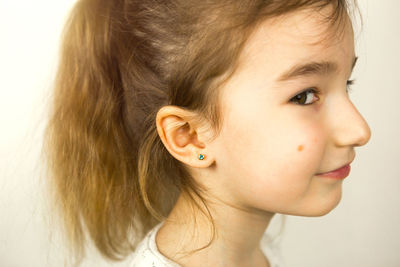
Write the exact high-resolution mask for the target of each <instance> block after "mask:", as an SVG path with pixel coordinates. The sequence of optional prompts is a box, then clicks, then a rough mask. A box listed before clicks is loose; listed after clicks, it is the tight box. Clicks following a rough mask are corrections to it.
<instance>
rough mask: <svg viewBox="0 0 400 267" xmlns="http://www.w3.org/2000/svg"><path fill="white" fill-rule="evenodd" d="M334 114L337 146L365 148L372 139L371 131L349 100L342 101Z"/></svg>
mask: <svg viewBox="0 0 400 267" xmlns="http://www.w3.org/2000/svg"><path fill="white" fill-rule="evenodd" d="M341 101H343V102H342V103H340V106H339V107H340V109H339V110H337V109H336V111H338V112H335V113H336V114H334V116H333V117H334V122H335V123H334V125H335V126H334V127H335V129H333V133H334V140H335V142H336V145H337V146H363V145H365V144H367V143H368V141H369V140H370V138H371V129H370V127H369V125H368V123H367V122H366V121H365V119H364V118H363V116H362V115H361V114H360V113H359V111H358V110H357V108H356V107H355V106H354V104H353V103H352V102H351V101H350V99H349V98H346V99H343V100H341Z"/></svg>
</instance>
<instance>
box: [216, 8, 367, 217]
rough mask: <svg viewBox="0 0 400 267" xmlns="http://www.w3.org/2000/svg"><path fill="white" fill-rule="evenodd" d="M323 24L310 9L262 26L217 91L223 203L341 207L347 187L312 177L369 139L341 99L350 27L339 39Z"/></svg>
mask: <svg viewBox="0 0 400 267" xmlns="http://www.w3.org/2000/svg"><path fill="white" fill-rule="evenodd" d="M327 11H329V10H327ZM322 14H323V13H322ZM322 19H323V17H322V15H321V13H318V12H310V11H309V10H308V11H305V12H301V11H298V12H295V13H292V14H290V15H287V16H286V17H284V18H282V19H279V20H278V19H276V20H274V21H273V22H272V21H267V22H265V23H264V24H261V25H260V27H259V28H257V31H256V32H255V33H254V34H253V35H252V37H251V38H250V39H249V41H248V43H247V44H246V47H245V49H244V51H243V54H242V58H241V62H242V65H241V68H240V69H239V70H238V71H237V72H236V73H235V75H234V76H233V77H232V79H231V80H230V81H229V82H228V83H227V84H226V85H225V86H224V87H223V88H222V107H223V116H224V123H223V128H222V132H221V135H220V136H219V137H218V138H217V139H216V140H215V141H214V143H213V144H212V145H211V146H210V147H209V148H210V149H211V150H212V153H213V154H214V155H215V157H216V169H215V171H216V176H217V177H218V178H219V179H215V178H213V179H215V180H216V181H214V182H216V183H218V185H219V186H217V187H214V188H217V190H219V196H222V198H223V199H224V200H228V201H229V202H230V203H233V204H237V205H239V206H241V207H244V208H250V209H256V210H258V209H260V210H266V211H271V212H277V213H283V214H291V215H302V216H321V215H324V214H326V213H328V212H330V211H331V210H332V209H333V208H334V207H335V206H336V205H337V204H338V203H339V201H340V199H341V194H342V182H343V180H336V179H330V178H322V177H321V176H318V175H317V174H318V173H324V172H329V171H332V170H335V169H338V168H339V167H342V166H343V165H345V164H347V163H350V162H351V161H352V160H353V159H354V157H355V151H354V147H355V146H362V145H365V144H366V143H367V142H368V140H369V139H370V135H371V132H370V129H369V126H368V124H367V123H366V121H365V120H364V118H363V117H362V116H361V114H360V113H359V112H358V110H357V109H356V107H355V106H354V105H353V103H352V101H351V100H350V98H349V95H348V93H347V92H346V89H347V84H346V83H347V81H348V80H349V79H350V76H351V73H352V68H353V65H354V64H355V59H356V57H355V53H354V39H353V30H352V26H351V23H350V21H347V22H346V25H345V27H344V28H343V31H340V30H339V31H337V32H336V31H335V30H334V29H333V28H330V27H329V25H328V24H327V23H323V22H322ZM340 33H342V35H340ZM310 88H314V89H316V90H318V91H320V93H314V92H313V91H309V92H305V93H303V92H304V91H306V90H307V89H310ZM296 96H297V97H296ZM306 104H309V105H306ZM214 177H215V176H214ZM350 179H351V178H350Z"/></svg>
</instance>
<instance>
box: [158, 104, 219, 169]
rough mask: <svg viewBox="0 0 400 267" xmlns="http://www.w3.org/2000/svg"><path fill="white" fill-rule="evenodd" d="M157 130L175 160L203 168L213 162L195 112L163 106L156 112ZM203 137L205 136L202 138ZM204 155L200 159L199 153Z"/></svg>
mask: <svg viewBox="0 0 400 267" xmlns="http://www.w3.org/2000/svg"><path fill="white" fill-rule="evenodd" d="M156 124H157V132H158V135H159V136H160V138H161V141H162V142H163V144H164V146H165V147H166V149H167V150H168V151H169V153H171V155H172V156H173V157H175V158H176V159H177V160H179V161H181V162H183V163H186V164H187V165H189V166H192V167H197V168H204V167H208V166H210V165H211V164H212V163H213V162H214V158H213V156H212V155H211V154H210V151H207V145H206V143H204V141H203V138H202V136H200V135H199V132H200V131H199V129H200V125H197V124H196V120H195V114H194V113H193V112H190V111H187V110H184V109H182V108H179V107H177V106H172V105H169V106H164V107H162V108H161V109H160V110H159V111H158V112H157V117H156ZM204 139H205V138H204ZM200 154H202V155H204V159H203V160H200V159H199V155H200Z"/></svg>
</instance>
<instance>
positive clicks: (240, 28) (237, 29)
mask: <svg viewBox="0 0 400 267" xmlns="http://www.w3.org/2000/svg"><path fill="white" fill-rule="evenodd" d="M330 4H332V5H333V6H334V8H333V12H332V15H331V16H329V17H328V18H327V21H329V22H331V23H332V25H335V24H336V22H338V21H339V22H340V21H342V20H343V19H342V18H343V17H344V15H345V14H347V12H348V3H347V2H346V0H290V1H281V0H243V1H237V0H204V1H195V0H165V1H160V0H152V1H139V0H125V1H123V0H111V1H110V0H108V1H106V0H78V1H77V2H76V4H75V6H74V7H73V9H72V11H71V12H70V14H69V17H68V20H67V22H66V24H65V28H64V30H63V36H62V41H63V42H62V47H61V52H60V61H59V66H58V71H57V76H56V80H55V84H54V95H53V99H52V102H51V103H52V108H51V114H50V119H49V122H48V125H47V128H46V135H45V147H44V151H45V154H46V158H47V160H48V170H49V175H48V178H49V180H50V183H49V184H50V185H51V186H52V187H51V192H52V193H53V194H54V200H55V207H56V208H57V210H58V211H60V214H61V215H62V219H63V222H64V225H65V230H66V233H67V237H68V240H69V241H70V243H69V244H70V246H71V247H72V248H73V250H74V251H75V255H76V256H77V257H78V258H81V257H83V256H84V244H85V242H86V241H85V232H87V233H88V235H89V237H90V239H91V240H92V241H93V242H94V244H95V246H96V247H97V248H98V250H99V251H100V252H101V253H102V254H103V255H104V256H106V257H108V258H110V259H114V260H118V259H122V258H124V257H125V256H126V255H127V254H129V253H130V252H132V251H133V250H134V249H135V248H136V245H137V243H138V242H139V241H140V240H141V239H142V238H143V237H144V235H145V233H147V232H148V231H149V230H150V229H151V228H152V227H154V226H155V224H157V223H158V222H160V221H161V220H163V219H165V218H166V217H167V216H168V214H169V212H170V210H171V209H172V207H173V206H174V204H175V201H176V200H177V197H178V196H179V194H180V193H181V192H186V193H187V194H188V195H189V196H192V194H194V195H193V196H197V197H199V198H200V199H202V190H204V189H203V188H201V187H200V186H199V185H198V184H196V182H195V180H194V179H193V178H192V176H191V175H190V173H189V172H188V170H187V169H186V168H185V166H184V164H182V163H181V162H180V161H178V160H176V159H175V158H174V157H173V156H171V154H169V153H168V151H167V150H166V148H165V147H164V145H163V143H162V142H161V140H160V138H159V136H158V134H157V130H156V124H155V117H156V114H157V111H158V110H159V109H160V108H161V107H162V106H165V105H176V106H179V107H182V108H184V109H187V110H190V111H194V112H196V114H199V115H200V116H199V117H198V119H199V120H206V121H208V122H210V125H212V128H213V129H212V130H214V133H215V135H214V136H217V134H218V132H219V129H220V126H221V123H222V117H221V114H220V109H219V105H218V103H219V90H217V88H218V87H219V86H220V85H221V84H222V83H223V82H225V81H227V80H228V79H229V77H230V76H231V75H232V74H233V73H234V71H235V69H236V68H237V65H238V57H239V54H240V51H241V49H242V48H243V46H244V44H245V42H246V40H247V39H248V38H249V36H250V34H251V33H252V31H253V30H254V28H255V26H256V25H257V24H258V23H260V22H262V21H264V20H265V19H268V18H272V17H276V16H280V15H283V14H287V13H288V12H292V11H296V10H299V9H303V8H313V9H315V10H318V9H320V8H323V7H324V6H327V5H330ZM192 199H193V198H192ZM203 203H204V204H205V202H204V201H203ZM200 210H202V209H201V208H200ZM210 220H211V218H210ZM210 242H212V240H211V241H210Z"/></svg>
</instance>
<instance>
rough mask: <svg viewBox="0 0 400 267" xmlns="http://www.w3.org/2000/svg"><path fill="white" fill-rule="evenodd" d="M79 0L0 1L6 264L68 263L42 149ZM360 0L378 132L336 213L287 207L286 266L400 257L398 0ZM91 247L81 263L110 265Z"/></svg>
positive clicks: (360, 153) (391, 264) (365, 72)
mask: <svg viewBox="0 0 400 267" xmlns="http://www.w3.org/2000/svg"><path fill="white" fill-rule="evenodd" d="M73 3H74V1H67V0H58V1H50V0H38V1H27V0H25V1H6V0H1V1H0V33H1V37H0V38H1V42H0V59H1V60H0V78H1V91H0V92H1V93H0V103H1V104H0V110H1V112H0V122H1V131H0V137H1V138H0V148H1V149H0V266H2V267H3V266H4V267H13V266H21V267H22V266H33V267H34V266H37V267H39V266H40V267H43V266H63V265H64V262H65V261H64V256H65V255H66V254H65V251H64V246H63V244H62V243H61V239H60V236H59V234H58V233H57V232H55V231H50V229H49V221H50V218H51V217H50V216H49V214H48V210H47V203H48V199H47V198H46V195H45V194H44V192H43V183H42V179H43V177H42V176H41V175H42V173H41V169H42V167H41V164H42V162H41V160H40V149H41V143H42V141H41V136H42V133H43V129H44V125H45V118H46V108H47V106H46V105H47V103H46V100H47V97H48V94H49V90H50V87H51V83H52V81H53V79H54V73H55V68H56V64H57V51H58V45H59V34H60V32H61V27H62V25H63V22H64V18H65V16H66V14H67V12H68V11H69V9H70V7H71V6H72V4H73ZM359 4H360V8H361V11H362V14H363V19H364V27H363V30H362V32H361V33H360V34H357V51H356V53H357V55H358V56H359V60H358V63H357V66H356V68H355V70H354V74H353V78H355V79H356V83H355V85H354V86H353V90H352V92H351V95H350V96H351V99H352V100H353V102H354V104H355V105H356V106H357V108H358V109H359V111H360V113H361V114H362V115H363V116H364V118H365V119H366V121H367V122H368V124H369V126H370V128H371V131H372V136H371V139H370V141H369V143H368V144H367V145H366V146H364V147H361V148H356V154H357V155H356V159H355V161H354V162H353V164H352V172H351V174H350V176H349V177H348V178H346V180H345V181H343V195H342V200H341V202H340V204H339V205H338V206H337V207H336V208H335V209H334V210H333V211H332V212H330V213H329V214H327V215H326V216H323V217H297V216H287V225H286V230H285V232H284V235H283V236H282V254H283V256H284V258H285V261H286V263H287V266H288V267H297V266H307V267H321V266H323V267H334V266H335V267H336V266H341V267H354V266H363V267H376V266H385V267H395V266H400V253H399V251H400V227H399V226H400V126H399V125H400V105H399V100H400V88H399V84H400V71H399V67H398V65H399V61H400V52H399V48H400V30H399V29H400V19H399V16H398V14H399V12H400V1H397V0H382V1H374V0H359ZM278 218H279V217H278ZM275 222H276V220H275V219H274V221H273V223H275ZM90 255H91V256H90V258H89V259H87V260H86V261H85V262H84V264H83V265H82V266H110V263H107V262H105V261H104V260H102V259H101V258H100V257H99V256H98V255H97V254H96V253H95V252H94V253H92V254H90ZM114 265H115V266H126V263H125V264H124V263H119V264H114ZM114 265H113V266H114Z"/></svg>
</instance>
